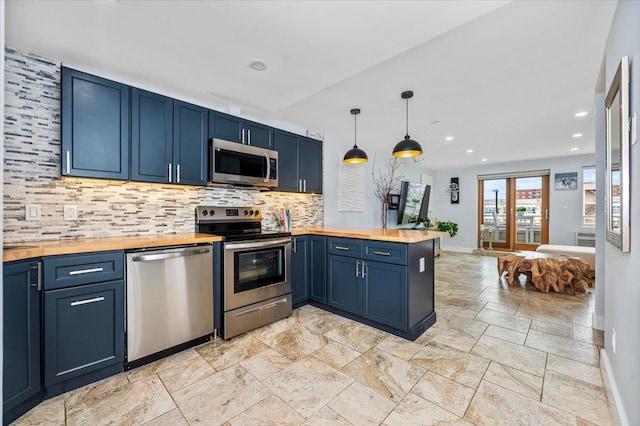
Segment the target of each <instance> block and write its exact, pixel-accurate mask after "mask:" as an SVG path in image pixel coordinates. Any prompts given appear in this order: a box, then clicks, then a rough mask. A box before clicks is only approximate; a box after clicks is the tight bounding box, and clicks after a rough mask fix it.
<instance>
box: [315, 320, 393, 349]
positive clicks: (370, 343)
mask: <svg viewBox="0 0 640 426" xmlns="http://www.w3.org/2000/svg"><path fill="white" fill-rule="evenodd" d="M324 335H325V336H326V337H328V338H329V339H331V340H335V341H336V342H338V343H342V344H343V345H346V346H349V347H350V348H351V349H354V350H356V351H358V352H361V353H362V352H366V351H368V350H369V349H371V348H372V347H374V346H375V345H377V344H378V343H380V342H381V341H383V340H384V339H385V338H387V336H389V334H388V333H385V332H384V331H380V330H376V329H375V328H373V327H369V326H366V325H364V324H357V323H356V324H354V323H351V322H350V323H346V324H343V325H341V326H339V327H336V328H334V329H333V330H331V331H329V332H327V333H325V334H324Z"/></svg>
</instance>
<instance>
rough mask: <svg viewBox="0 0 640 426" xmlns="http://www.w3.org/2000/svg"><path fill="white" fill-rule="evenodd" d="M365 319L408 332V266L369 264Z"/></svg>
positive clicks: (366, 274)
mask: <svg viewBox="0 0 640 426" xmlns="http://www.w3.org/2000/svg"><path fill="white" fill-rule="evenodd" d="M364 269H365V274H364V306H363V316H364V317H365V318H367V319H370V320H372V321H376V322H379V323H381V324H385V325H388V326H390V327H393V328H397V329H398V330H402V331H407V267H406V266H402V265H393V264H391V263H382V262H372V261H365V268H364Z"/></svg>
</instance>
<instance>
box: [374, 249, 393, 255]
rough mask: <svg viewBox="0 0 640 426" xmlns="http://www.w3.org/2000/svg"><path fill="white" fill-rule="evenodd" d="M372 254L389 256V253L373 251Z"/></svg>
mask: <svg viewBox="0 0 640 426" xmlns="http://www.w3.org/2000/svg"><path fill="white" fill-rule="evenodd" d="M373 254H377V255H378V256H391V253H389V252H388V251H378V250H374V251H373Z"/></svg>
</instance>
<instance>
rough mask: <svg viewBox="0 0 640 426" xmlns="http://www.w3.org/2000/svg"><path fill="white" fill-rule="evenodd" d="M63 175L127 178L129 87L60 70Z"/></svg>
mask: <svg viewBox="0 0 640 426" xmlns="http://www.w3.org/2000/svg"><path fill="white" fill-rule="evenodd" d="M62 175H63V176H82V177H93V178H105V179H119V180H127V179H129V86H126V85H124V84H120V83H116V82H114V81H110V80H105V79H103V78H99V77H95V76H92V75H89V74H85V73H82V72H80V71H75V70H71V69H69V68H62Z"/></svg>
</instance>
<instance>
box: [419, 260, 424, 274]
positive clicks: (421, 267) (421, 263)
mask: <svg viewBox="0 0 640 426" xmlns="http://www.w3.org/2000/svg"><path fill="white" fill-rule="evenodd" d="M420 272H424V257H421V258H420Z"/></svg>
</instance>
